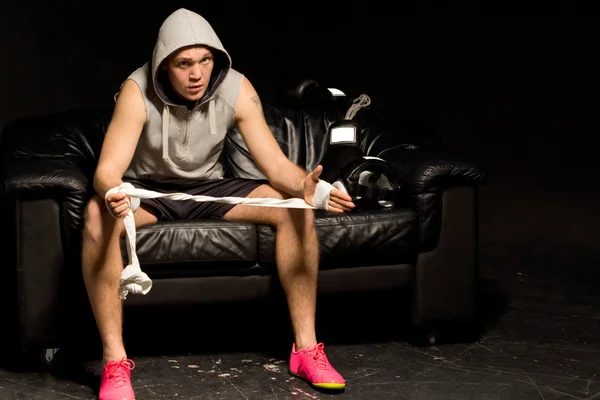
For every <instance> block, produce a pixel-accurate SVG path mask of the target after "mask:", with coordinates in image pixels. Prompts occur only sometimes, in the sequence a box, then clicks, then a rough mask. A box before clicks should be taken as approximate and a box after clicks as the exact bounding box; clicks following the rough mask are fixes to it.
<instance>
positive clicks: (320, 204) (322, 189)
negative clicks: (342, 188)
mask: <svg viewBox="0 0 600 400" xmlns="http://www.w3.org/2000/svg"><path fill="white" fill-rule="evenodd" d="M333 189H334V187H333V186H331V184H330V183H329V182H325V181H324V180H322V179H320V180H319V183H317V188H316V189H315V195H314V196H313V204H314V206H315V207H317V208H318V209H321V210H325V211H327V209H328V208H329V195H330V194H331V191H332V190H333Z"/></svg>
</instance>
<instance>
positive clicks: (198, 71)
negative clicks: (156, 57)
mask: <svg viewBox="0 0 600 400" xmlns="http://www.w3.org/2000/svg"><path fill="white" fill-rule="evenodd" d="M165 67H166V69H167V72H168V74H169V80H170V81H171V84H172V85H173V89H175V92H177V93H178V94H179V95H180V96H181V97H183V98H185V99H187V100H189V101H198V100H200V99H201V98H202V96H203V95H204V92H205V91H206V88H207V87H208V82H209V81H210V75H211V73H212V70H213V67H214V57H213V53H212V52H211V51H210V50H209V49H208V48H207V47H204V46H195V47H187V48H185V49H182V50H180V51H179V52H177V53H175V54H173V55H172V56H170V57H169V58H168V59H167V62H166V65H165Z"/></svg>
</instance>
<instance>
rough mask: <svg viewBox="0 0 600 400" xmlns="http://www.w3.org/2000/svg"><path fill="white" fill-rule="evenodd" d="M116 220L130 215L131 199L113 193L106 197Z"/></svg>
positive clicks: (121, 194)
mask: <svg viewBox="0 0 600 400" xmlns="http://www.w3.org/2000/svg"><path fill="white" fill-rule="evenodd" d="M106 200H108V204H109V205H110V208H111V210H112V214H113V216H114V217H115V218H125V216H126V215H127V214H128V213H129V198H128V197H127V196H126V195H125V194H124V193H120V192H117V193H111V194H109V195H108V196H106Z"/></svg>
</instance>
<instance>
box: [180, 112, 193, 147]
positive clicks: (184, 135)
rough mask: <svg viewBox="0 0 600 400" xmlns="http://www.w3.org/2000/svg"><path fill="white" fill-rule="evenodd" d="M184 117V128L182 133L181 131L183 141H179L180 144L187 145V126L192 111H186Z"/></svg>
mask: <svg viewBox="0 0 600 400" xmlns="http://www.w3.org/2000/svg"><path fill="white" fill-rule="evenodd" d="M186 113H187V115H186V117H185V127H184V131H183V140H182V141H181V143H182V144H184V145H185V144H187V141H188V125H189V124H190V120H191V119H192V111H190V110H186Z"/></svg>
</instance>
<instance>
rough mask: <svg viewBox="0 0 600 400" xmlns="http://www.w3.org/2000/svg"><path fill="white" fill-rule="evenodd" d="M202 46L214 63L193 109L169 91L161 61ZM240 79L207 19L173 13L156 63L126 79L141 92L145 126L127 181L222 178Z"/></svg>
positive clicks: (159, 43) (159, 41)
mask: <svg viewBox="0 0 600 400" xmlns="http://www.w3.org/2000/svg"><path fill="white" fill-rule="evenodd" d="M198 44H201V45H206V46H209V47H211V48H212V49H213V54H214V56H215V57H214V61H215V63H214V67H213V72H212V75H211V81H210V85H209V87H208V88H207V90H206V93H205V94H204V96H203V97H202V99H201V100H200V101H199V102H198V104H197V105H196V106H194V107H193V108H191V106H189V107H188V105H186V104H184V103H183V102H182V101H181V100H179V99H177V98H176V97H175V96H173V95H172V94H170V93H169V91H170V90H171V89H170V87H171V86H170V85H169V83H168V77H167V75H166V71H164V70H163V69H162V68H161V63H162V62H163V61H164V60H165V59H166V58H167V56H169V55H170V54H171V53H173V52H174V51H175V50H178V49H180V48H182V47H185V46H189V45H198ZM242 77H243V75H242V74H240V73H239V72H237V71H235V70H233V69H232V68H231V57H230V56H229V54H228V53H227V51H226V50H225V48H224V47H223V45H222V44H221V41H220V40H219V38H218V36H217V35H216V33H215V31H214V30H213V28H212V27H211V25H210V24H209V23H208V22H207V21H206V20H205V19H204V18H203V17H201V16H200V15H198V14H196V13H194V12H191V11H189V10H186V9H179V10H177V11H175V12H174V13H173V14H171V15H170V16H169V17H168V18H167V19H166V20H165V21H164V22H163V24H162V26H161V28H160V30H159V33H158V38H157V41H156V45H155V47H154V53H153V57H152V61H151V62H148V63H146V64H144V65H143V66H142V67H140V68H138V69H137V70H136V71H134V72H133V73H132V74H131V75H130V76H129V77H128V78H127V79H131V80H133V81H135V82H136V83H137V85H138V86H139V87H140V89H141V91H142V93H143V96H144V102H145V106H146V124H145V125H144V129H143V131H142V134H141V136H140V140H139V142H138V145H137V148H136V151H135V154H134V156H133V159H132V161H131V163H130V165H129V167H128V169H127V171H126V172H125V175H124V178H133V179H152V180H157V181H160V180H164V179H169V178H185V179H221V178H222V177H223V172H224V171H223V164H222V161H221V154H222V149H223V143H224V139H225V135H226V134H227V131H228V129H229V128H231V126H232V125H233V124H234V122H235V120H234V113H235V105H236V102H237V98H238V94H239V91H240V87H241V82H242ZM117 95H118V94H117ZM115 97H116V96H115Z"/></svg>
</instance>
